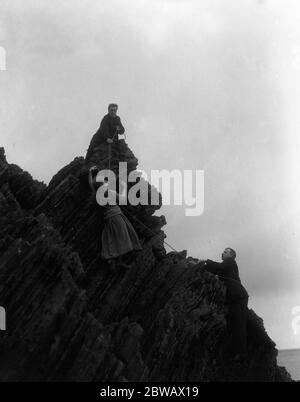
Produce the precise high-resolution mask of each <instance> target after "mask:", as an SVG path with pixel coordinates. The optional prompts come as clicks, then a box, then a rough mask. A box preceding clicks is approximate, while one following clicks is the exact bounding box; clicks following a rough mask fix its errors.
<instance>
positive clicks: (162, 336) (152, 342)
mask: <svg viewBox="0 0 300 402" xmlns="http://www.w3.org/2000/svg"><path fill="white" fill-rule="evenodd" d="M103 147H106V144H104V145H103ZM112 155H113V160H112V167H113V168H114V169H117V157H118V155H120V159H121V160H123V161H127V162H129V170H134V169H136V167H137V159H136V158H135V156H134V155H133V153H132V152H131V150H130V149H129V148H128V147H127V144H126V143H125V142H124V141H123V142H122V143H121V144H120V145H119V148H118V149H116V148H114V149H113V150H112ZM105 158H107V149H106V148H100V149H97V150H95V152H94V154H93V155H92V156H91V158H90V160H85V159H84V158H83V157H80V158H75V159H74V161H72V162H71V163H70V164H69V165H67V166H65V167H64V168H62V169H61V170H60V171H59V172H58V173H57V174H56V175H55V176H54V177H53V179H52V180H51V182H50V183H49V185H48V186H46V185H45V184H43V183H40V182H38V181H36V180H33V179H32V177H31V176H30V175H29V174H28V173H27V172H24V171H23V170H22V169H20V168H19V167H18V166H16V165H13V164H8V163H7V161H6V159H5V154H4V150H3V148H0V227H1V232H0V255H1V258H0V305H1V306H4V307H5V308H6V314H7V330H6V331H1V332H0V379H1V380H2V381H5V380H11V381H19V380H22V381H30V380H47V381H53V380H74V381H142V380H143V381H163V380H164V381H184V380H185V381H259V380H261V381H288V380H290V377H289V375H288V373H287V372H286V371H285V370H284V369H283V368H280V367H278V366H277V363H276V356H277V350H276V348H275V344H274V342H272V340H271V339H270V338H269V337H268V335H267V333H266V332H265V330H264V327H263V322H262V320H261V319H260V318H259V317H257V316H256V314H255V313H254V312H253V311H252V310H250V311H249V314H248V338H249V339H248V343H249V362H248V363H246V364H243V365H242V366H239V365H237V364H232V363H230V360H229V356H230V334H228V331H227V328H226V314H227V311H226V307H225V305H224V294H225V289H224V286H223V285H222V283H221V282H220V281H218V280H217V279H216V278H215V277H214V276H213V275H211V274H209V273H207V272H201V271H200V270H199V269H198V267H197V265H195V264H194V265H193V264H191V263H190V261H191V257H189V259H188V258H187V256H186V252H185V251H183V252H181V253H178V254H177V253H174V252H170V253H167V252H166V250H165V248H164V238H165V235H164V232H163V231H162V227H163V226H164V225H165V224H166V221H165V218H164V217H159V216H154V215H153V214H154V212H155V211H156V210H157V209H159V208H160V205H157V206H150V207H149V206H148V207H147V206H130V207H127V208H124V213H125V214H126V215H127V217H128V219H129V220H130V221H131V222H132V224H133V225H134V227H135V228H136V230H137V232H138V234H139V236H140V238H141V241H142V244H143V249H142V250H141V251H139V252H138V253H136V255H135V258H134V259H133V260H132V261H131V269H129V270H126V271H118V272H117V273H115V274H113V273H112V272H111V271H110V270H109V268H108V266H107V265H106V263H105V262H104V261H102V260H101V259H100V250H101V244H100V236H101V230H102V227H103V220H102V212H101V208H100V207H99V206H98V205H97V203H96V202H95V199H94V198H93V196H92V195H91V194H90V192H89V190H88V187H87V185H86V179H87V169H88V167H89V166H91V164H95V163H96V164H97V165H98V166H100V167H103V168H105V167H107V161H106V160H105ZM160 200H161V198H160Z"/></svg>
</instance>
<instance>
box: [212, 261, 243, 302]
mask: <svg viewBox="0 0 300 402" xmlns="http://www.w3.org/2000/svg"><path fill="white" fill-rule="evenodd" d="M205 270H206V271H208V272H211V273H212V274H214V275H218V277H219V278H220V280H221V281H222V282H224V284H225V285H226V288H227V301H228V302H229V303H231V302H234V301H236V300H240V299H245V298H248V293H247V291H246V289H245V288H244V286H243V285H242V284H241V280H240V276H239V269H238V266H237V263H236V262H235V260H232V259H230V260H224V261H223V262H214V261H211V260H207V261H206V267H205Z"/></svg>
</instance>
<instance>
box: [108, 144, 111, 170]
mask: <svg viewBox="0 0 300 402" xmlns="http://www.w3.org/2000/svg"><path fill="white" fill-rule="evenodd" d="M110 159H111V144H108V170H110Z"/></svg>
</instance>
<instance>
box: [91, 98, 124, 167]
mask: <svg viewBox="0 0 300 402" xmlns="http://www.w3.org/2000/svg"><path fill="white" fill-rule="evenodd" d="M117 112H118V105H117V104H116V103H110V104H109V105H108V113H107V114H106V115H105V116H104V117H103V119H102V121H101V124H100V127H99V129H98V131H97V132H96V133H95V134H94V136H93V138H92V140H91V142H90V145H89V148H88V151H87V154H86V157H85V158H86V160H88V159H90V156H91V155H92V154H93V151H94V149H95V148H96V147H98V146H99V145H101V144H102V143H103V142H106V143H108V144H112V143H113V142H114V140H117V139H118V138H117V136H118V134H124V133H125V128H124V127H123V125H122V123H121V119H120V117H119V116H118V115H117Z"/></svg>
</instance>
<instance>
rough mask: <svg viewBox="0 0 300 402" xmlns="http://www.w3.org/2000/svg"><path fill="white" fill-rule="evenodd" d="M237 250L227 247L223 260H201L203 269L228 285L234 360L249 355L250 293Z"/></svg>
mask: <svg viewBox="0 0 300 402" xmlns="http://www.w3.org/2000/svg"><path fill="white" fill-rule="evenodd" d="M235 259H236V252H235V251H234V250H233V249H232V248H230V247H227V248H225V250H224V251H223V253H222V260H223V261H222V262H214V261H212V260H200V266H201V269H204V270H206V271H208V272H210V273H212V274H214V275H217V276H218V277H219V279H220V280H221V281H222V282H224V284H225V286H226V301H227V304H228V308H229V327H230V328H231V332H232V337H233V339H232V341H233V342H232V346H233V355H234V356H233V358H234V360H239V359H244V358H245V357H246V356H247V313H248V298H249V295H248V293H247V291H246V289H245V288H244V286H243V285H242V283H241V280H240V276H239V269H238V266H237V263H236V261H235Z"/></svg>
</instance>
